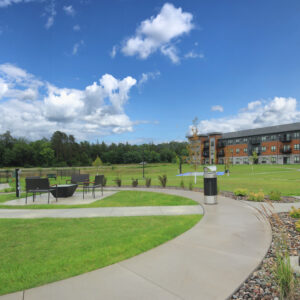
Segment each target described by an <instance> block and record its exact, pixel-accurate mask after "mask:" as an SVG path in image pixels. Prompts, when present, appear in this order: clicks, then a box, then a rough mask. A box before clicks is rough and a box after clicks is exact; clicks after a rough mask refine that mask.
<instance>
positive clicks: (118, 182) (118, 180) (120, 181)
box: [115, 178, 122, 187]
mask: <svg viewBox="0 0 300 300" xmlns="http://www.w3.org/2000/svg"><path fill="white" fill-rule="evenodd" d="M115 182H116V185H117V186H118V187H120V186H121V185H122V179H121V178H116V179H115Z"/></svg>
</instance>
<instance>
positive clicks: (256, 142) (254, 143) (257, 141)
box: [251, 138, 260, 145]
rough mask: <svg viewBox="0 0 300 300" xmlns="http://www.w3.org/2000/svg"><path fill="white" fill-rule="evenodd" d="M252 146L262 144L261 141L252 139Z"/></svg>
mask: <svg viewBox="0 0 300 300" xmlns="http://www.w3.org/2000/svg"><path fill="white" fill-rule="evenodd" d="M251 144H252V145H257V144H260V139H259V138H252V139H251Z"/></svg>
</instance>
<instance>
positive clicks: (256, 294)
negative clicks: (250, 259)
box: [230, 213, 300, 300]
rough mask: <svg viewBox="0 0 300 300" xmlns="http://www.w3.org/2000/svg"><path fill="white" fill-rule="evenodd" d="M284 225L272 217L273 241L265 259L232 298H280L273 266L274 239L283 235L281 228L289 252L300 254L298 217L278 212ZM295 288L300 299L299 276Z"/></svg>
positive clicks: (276, 299)
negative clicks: (296, 226) (297, 227)
mask: <svg viewBox="0 0 300 300" xmlns="http://www.w3.org/2000/svg"><path fill="white" fill-rule="evenodd" d="M277 215H278V216H279V218H280V220H281V221H282V224H283V226H280V225H278V224H277V223H276V222H275V219H274V217H270V218H269V220H270V223H271V226H272V236H273V239H272V243H271V246H270V248H269V251H268V253H267V255H266V256H265V258H264V259H263V261H262V263H261V265H260V267H259V268H258V269H257V270H256V271H255V272H253V273H252V274H251V275H250V277H249V278H248V279H247V280H246V281H245V282H244V283H243V284H242V286H241V287H240V288H239V290H238V291H237V292H236V293H235V294H234V295H233V296H232V297H231V298H230V299H255V300H267V299H274V300H278V299H280V295H279V289H278V286H277V284H276V281H275V277H274V273H273V268H274V265H275V243H274V240H275V239H276V238H279V237H280V235H281V229H283V231H284V232H285V233H286V236H287V244H288V250H289V254H290V255H291V256H292V255H298V251H299V250H300V233H299V232H298V231H296V229H295V223H296V221H297V219H293V218H291V217H290V216H289V214H288V213H279V214H277ZM296 284H297V287H296V288H295V293H296V294H295V298H294V299H300V278H299V277H298V278H297V283H296Z"/></svg>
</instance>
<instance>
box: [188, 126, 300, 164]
mask: <svg viewBox="0 0 300 300" xmlns="http://www.w3.org/2000/svg"><path fill="white" fill-rule="evenodd" d="M188 139H189V142H190V143H191V146H192V147H191V149H198V151H195V152H194V154H193V155H194V158H193V159H194V160H197V162H198V163H201V164H224V163H225V161H226V160H229V161H230V162H231V163H233V164H249V163H251V162H252V159H251V156H252V154H253V152H255V153H256V154H257V161H256V162H255V163H264V164H298V163H300V122H299V123H292V124H285V125H278V126H270V127H263V128H257V129H249V130H241V131H235V132H228V133H221V132H211V133H209V134H197V135H193V136H188Z"/></svg>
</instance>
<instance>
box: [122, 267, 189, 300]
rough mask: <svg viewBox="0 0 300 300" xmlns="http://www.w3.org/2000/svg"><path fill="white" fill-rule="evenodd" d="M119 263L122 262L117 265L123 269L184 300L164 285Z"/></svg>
mask: <svg viewBox="0 0 300 300" xmlns="http://www.w3.org/2000/svg"><path fill="white" fill-rule="evenodd" d="M121 263H122V262H119V263H118V265H119V266H120V267H122V268H123V269H125V270H127V271H128V272H131V273H133V274H135V275H136V276H138V277H140V278H143V279H144V280H146V281H147V282H150V283H152V284H153V285H155V286H157V287H159V288H161V289H162V290H164V291H166V292H168V293H169V294H171V295H173V296H175V297H177V298H178V299H181V300H184V298H182V297H181V296H179V295H177V294H175V293H174V292H172V291H170V290H168V289H166V288H165V287H163V286H161V285H159V284H157V283H156V282H154V281H152V280H150V279H148V278H146V277H144V276H142V275H141V274H139V273H136V272H134V271H132V270H130V269H128V268H126V267H125V266H122V265H121Z"/></svg>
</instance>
